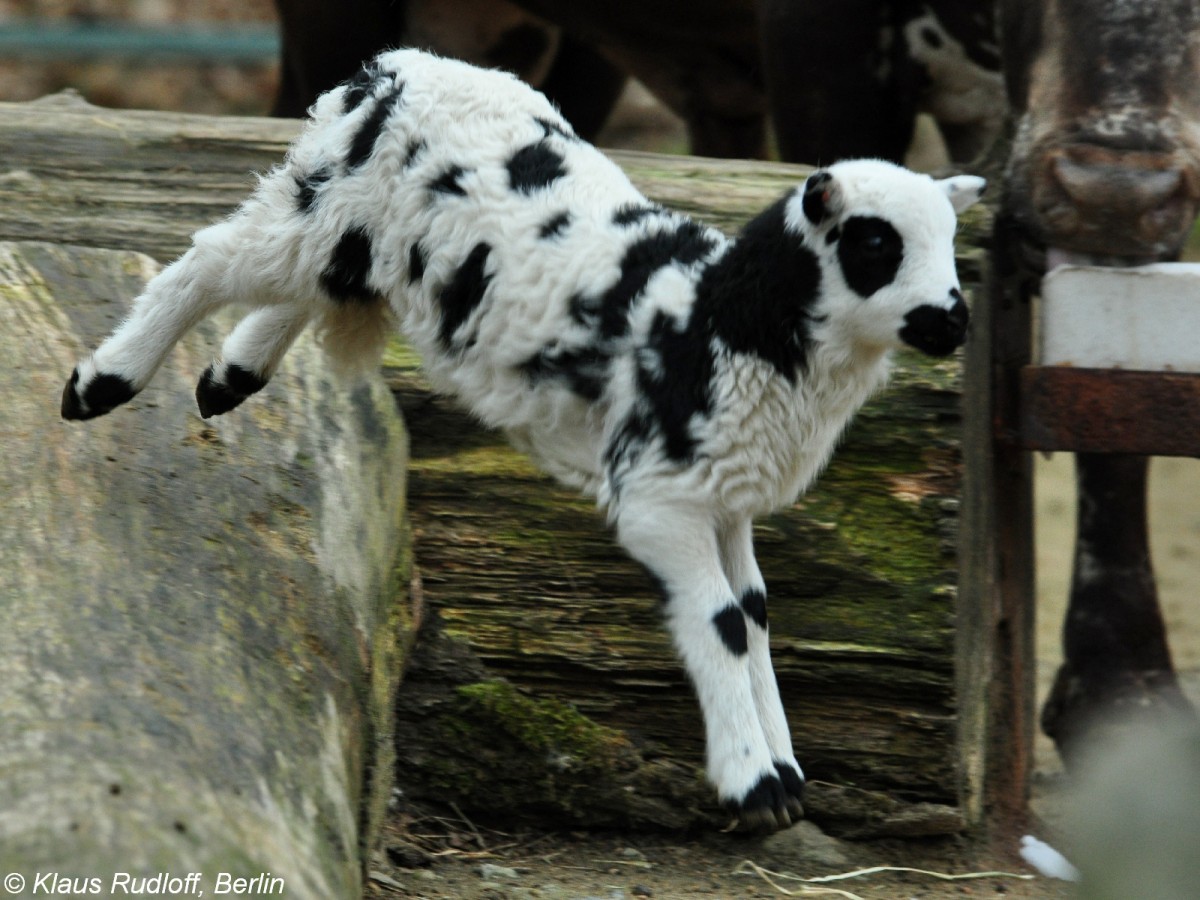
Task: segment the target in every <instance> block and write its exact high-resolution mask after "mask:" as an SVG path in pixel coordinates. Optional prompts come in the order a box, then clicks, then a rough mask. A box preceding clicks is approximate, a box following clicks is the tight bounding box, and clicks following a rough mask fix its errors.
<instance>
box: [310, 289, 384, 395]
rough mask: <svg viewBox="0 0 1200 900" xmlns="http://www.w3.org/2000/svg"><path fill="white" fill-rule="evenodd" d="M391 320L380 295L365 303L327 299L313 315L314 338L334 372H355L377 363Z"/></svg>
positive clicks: (362, 370)
mask: <svg viewBox="0 0 1200 900" xmlns="http://www.w3.org/2000/svg"><path fill="white" fill-rule="evenodd" d="M395 324H396V323H395V317H394V316H393V315H392V310H391V308H390V307H389V306H388V304H387V303H386V302H385V301H384V299H383V298H382V297H378V298H375V299H374V300H372V301H370V302H368V303H331V304H328V305H327V306H326V307H325V308H324V309H323V310H322V312H321V314H320V315H319V316H318V317H317V320H316V336H317V342H318V343H319V344H320V345H321V348H322V349H323V350H324V351H325V354H326V356H327V357H328V358H329V363H330V366H331V367H332V368H333V370H334V371H335V372H336V373H338V374H339V375H343V376H352V375H357V374H360V373H362V372H365V371H367V370H369V369H371V368H372V367H374V366H376V365H378V364H379V359H380V357H381V356H383V350H384V348H385V347H386V346H387V342H388V338H389V337H390V336H391V335H392V334H393V332H394V331H395Z"/></svg>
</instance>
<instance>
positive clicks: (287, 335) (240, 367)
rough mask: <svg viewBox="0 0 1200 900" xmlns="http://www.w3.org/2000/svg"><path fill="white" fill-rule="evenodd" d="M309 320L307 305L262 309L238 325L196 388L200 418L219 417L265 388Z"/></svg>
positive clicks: (309, 308)
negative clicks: (217, 358) (219, 355)
mask: <svg viewBox="0 0 1200 900" xmlns="http://www.w3.org/2000/svg"><path fill="white" fill-rule="evenodd" d="M310 317H311V305H309V304H305V303H281V304H279V305H278V306H262V307H259V308H258V309H256V310H254V311H253V312H252V313H250V314H249V315H248V316H246V318H244V319H242V321H241V322H239V323H238V325H237V327H236V328H235V329H234V330H233V331H232V332H231V333H230V335H229V337H227V338H226V339H225V343H224V345H222V347H221V359H220V360H218V361H217V362H215V363H213V364H212V365H210V366H209V367H208V368H207V369H205V370H204V374H203V375H201V376H200V383H199V384H198V385H197V386H196V405H197V406H199V407H200V415H201V416H203V417H204V418H206V419H207V418H209V417H211V416H219V415H221V414H222V413H227V412H229V411H230V410H231V409H233V408H235V407H236V406H238V405H240V404H241V402H242V401H243V400H245V399H246V398H247V397H249V396H250V395H251V394H254V393H256V392H257V391H260V390H262V389H263V388H264V387H266V384H267V382H268V381H270V380H271V376H272V375H274V374H275V370H276V369H277V368H278V367H279V363H280V362H281V361H282V360H283V356H284V354H285V353H287V351H288V348H289V347H291V346H292V344H293V343H294V342H295V340H296V338H297V337H299V336H300V332H302V331H303V330H304V327H305V326H306V325H307V324H308V321H309V318H310Z"/></svg>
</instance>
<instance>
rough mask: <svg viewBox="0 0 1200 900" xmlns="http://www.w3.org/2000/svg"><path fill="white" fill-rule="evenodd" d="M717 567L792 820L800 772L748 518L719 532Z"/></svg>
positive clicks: (797, 810) (798, 810)
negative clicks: (738, 616)
mask: <svg viewBox="0 0 1200 900" xmlns="http://www.w3.org/2000/svg"><path fill="white" fill-rule="evenodd" d="M720 541H721V564H722V566H723V568H724V569H725V576H726V578H728V579H729V584H730V586H731V587H732V588H733V592H734V596H735V597H737V598H738V601H739V602H740V604H741V607H742V611H743V612H744V613H745V614H746V618H747V619H748V622H747V635H746V638H747V641H746V643H747V650H748V653H749V657H750V686H751V689H752V691H753V694H754V708H755V710H756V711H757V712H758V721H759V724H760V725H761V726H762V730H763V734H764V735H766V738H767V746H768V747H770V749H771V756H772V758H773V759H774V762H775V769H776V771H777V772H778V773H779V778H780V781H782V783H783V789H784V791H785V792H786V795H787V801H786V802H787V810H788V813H789V814H790V815H791V817H792V818H793V819H799V818H801V817H802V816H803V815H804V807H803V805H802V803H801V801H802V800H803V797H804V772H803V770H801V768H800V764H799V763H798V762H796V757H795V755H794V752H793V750H792V734H791V729H790V728H788V722H787V714H786V713H785V712H784V709H783V701H782V699H781V698H780V696H779V683H778V681H777V680H776V678H775V667H774V666H773V665H772V664H771V647H770V633H769V631H768V626H767V588H766V582H764V581H763V577H762V572H761V571H760V570H759V568H758V561H757V560H756V559H755V556H754V531H753V525H752V523H751V521H750V520H749V519H744V520H742V521H741V522H739V523H737V524H736V525H733V526H731V527H728V528H726V529H724V530H723V531H722V533H721V535H720Z"/></svg>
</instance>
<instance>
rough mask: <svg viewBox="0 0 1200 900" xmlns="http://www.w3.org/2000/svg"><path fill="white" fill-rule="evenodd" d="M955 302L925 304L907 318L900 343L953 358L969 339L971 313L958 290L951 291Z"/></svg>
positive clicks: (932, 354)
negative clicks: (949, 303)
mask: <svg viewBox="0 0 1200 900" xmlns="http://www.w3.org/2000/svg"><path fill="white" fill-rule="evenodd" d="M950 296H951V297H952V298H953V299H954V303H953V304H952V305H951V306H950V307H949V308H947V307H945V306H934V305H933V304H932V303H926V304H922V305H921V306H918V307H917V308H916V309H914V310H911V311H910V312H909V313H908V315H906V316H905V317H904V327H903V328H901V329H900V340H902V341H904V343H906V344H908V345H909V346H910V347H915V348H916V349H918V350H920V351H921V352H922V353H928V354H929V355H930V356H949V355H950V354H951V353H953V352H954V351H955V350H957V349H958V348H959V347H961V346H962V345H963V342H964V341H965V340H966V339H967V323H968V322H969V321H970V320H971V314H970V312H969V311H968V310H967V304H966V302H965V301H964V300H963V296H962V294H961V293H960V292H959V291H958V289H957V288H955V289H953V290H951V291H950Z"/></svg>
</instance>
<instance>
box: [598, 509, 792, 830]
mask: <svg viewBox="0 0 1200 900" xmlns="http://www.w3.org/2000/svg"><path fill="white" fill-rule="evenodd" d="M617 531H618V535H619V537H620V540H621V543H622V545H623V546H624V547H625V549H626V550H627V551H628V552H629V553H630V555H631V556H633V557H634V558H635V559H637V560H638V561H639V562H641V563H642V564H643V565H644V566H646V568H647V569H649V570H650V572H651V573H652V574H653V575H654V576H655V577H656V578H657V579H658V580H659V582H660V583H661V584H662V587H663V590H664V592H665V594H666V618H667V623H668V626H669V627H670V630H671V635H672V637H673V638H674V641H675V646H676V648H677V650H678V652H679V655H680V656H681V657H682V658H683V662H684V665H685V667H686V668H687V671H688V675H689V676H690V677H691V680H692V683H693V685H694V686H695V689H696V694H697V697H698V698H699V701H700V707H701V710H702V711H703V714H704V725H705V733H706V741H707V772H708V777H709V779H710V780H711V781H712V782H713V784H714V785H715V786H716V788H717V795H718V797H719V798H720V799H721V801H722V802H724V803H725V804H726V806H728V807H729V808H730V809H731V810H732V811H733V812H734V813H735V814H736V815H737V817H738V821H739V825H740V827H742V828H744V829H754V830H757V829H774V828H784V827H787V826H788V825H789V824H791V817H790V815H789V809H790V808H792V807H793V806H794V804H793V801H792V799H791V797H790V795H789V793H788V790H787V789H786V787H785V785H784V782H783V780H782V779H781V778H780V773H779V769H778V768H777V767H776V761H775V758H774V756H773V754H772V752H771V748H770V746H769V745H768V743H767V737H766V735H765V734H764V732H763V729H762V726H761V725H760V723H759V715H758V712H757V710H756V708H755V701H754V687H753V681H752V676H751V660H750V653H749V630H750V625H749V623H748V621H747V616H746V614H745V612H744V611H743V609H742V606H741V604H740V603H739V601H738V598H737V597H736V596H735V595H734V592H733V589H732V588H731V587H730V585H729V582H728V580H727V579H726V578H725V575H724V573H723V572H722V569H721V560H720V550H719V546H718V541H717V531H716V527H715V524H714V523H713V522H712V521H711V519H710V518H709V516H708V515H707V511H706V510H704V509H703V508H697V507H691V506H672V505H663V504H656V503H647V504H634V505H631V504H628V503H623V504H622V509H621V510H620V512H619V513H618V516H617ZM753 627H757V626H756V625H755V626H753Z"/></svg>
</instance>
